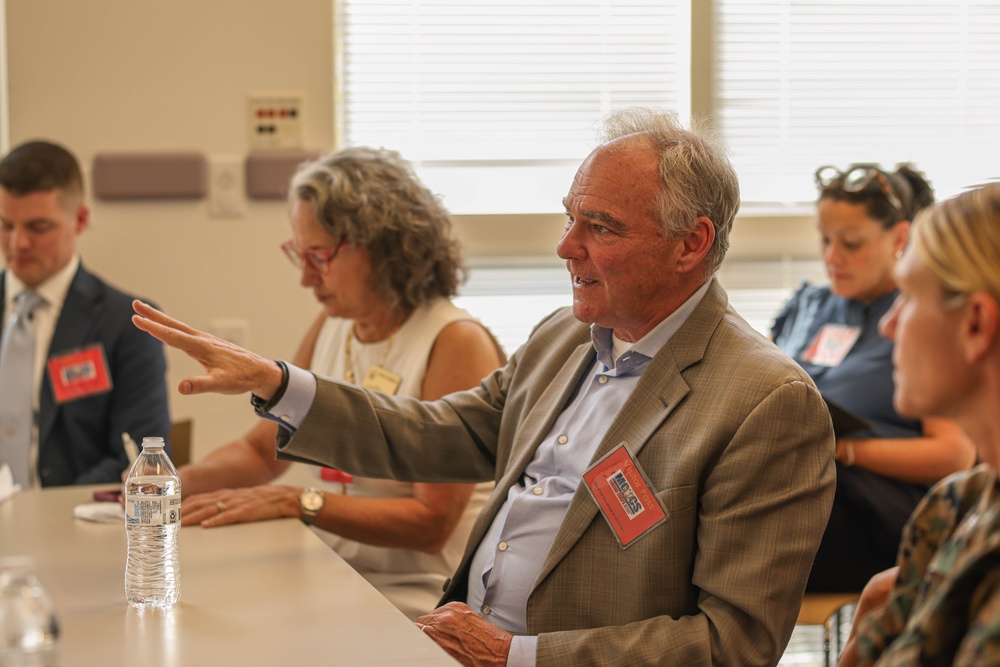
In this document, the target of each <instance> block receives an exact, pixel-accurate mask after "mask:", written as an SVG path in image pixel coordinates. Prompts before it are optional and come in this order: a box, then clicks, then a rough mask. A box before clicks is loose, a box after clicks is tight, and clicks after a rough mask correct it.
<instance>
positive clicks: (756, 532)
mask: <svg viewBox="0 0 1000 667" xmlns="http://www.w3.org/2000/svg"><path fill="white" fill-rule="evenodd" d="M594 355H595V353H594V350H593V347H592V345H591V343H590V333H589V327H588V326H587V325H584V324H581V323H580V322H578V321H577V320H576V319H575V318H574V317H573V315H572V313H571V312H569V311H568V310H562V311H557V312H556V313H554V314H553V315H551V316H549V318H547V319H546V320H545V321H543V322H542V323H541V324H540V325H539V326H538V327H537V328H536V329H535V331H534V332H533V333H532V335H531V337H530V339H529V340H528V342H527V343H525V345H524V346H523V347H522V348H521V349H520V350H519V351H518V352H517V353H516V354H514V356H513V357H512V359H511V361H510V363H509V364H508V365H507V366H506V367H505V368H503V369H501V370H499V371H497V372H496V373H494V374H493V375H491V376H490V377H488V378H486V379H485V380H484V381H483V383H482V386H481V387H479V388H477V389H474V390H470V391H466V392H459V393H456V394H451V395H449V396H446V397H444V398H443V399H441V400H439V401H435V402H432V403H421V402H420V401H416V400H413V399H405V398H398V397H388V396H384V395H380V394H374V393H369V392H366V391H364V390H362V389H359V388H357V387H354V386H351V385H346V384H343V383H338V382H334V381H326V380H321V381H320V382H319V387H318V391H317V396H316V399H315V402H314V404H313V406H312V409H311V411H310V413H309V414H308V416H307V417H306V419H305V421H304V422H303V424H302V426H301V428H300V429H299V430H298V431H297V433H296V434H295V436H294V437H293V438H291V439H290V440H289V439H288V438H287V434H284V433H282V434H279V439H278V442H279V450H280V455H281V456H282V457H284V458H292V459H298V460H305V461H312V462H319V463H322V464H324V465H330V466H334V467H337V468H341V469H344V470H347V471H349V472H353V473H358V474H364V475H367V476H376V477H377V476H383V477H396V478H399V479H406V480H412V481H425V482H445V481H447V482H460V481H465V482H477V481H483V480H491V479H492V480H495V481H496V483H497V486H496V491H495V492H494V494H493V496H492V497H491V498H490V500H489V501H488V502H487V504H486V506H485V507H484V509H483V512H482V514H481V515H480V517H479V520H478V522H477V523H476V525H475V527H474V528H473V531H472V534H471V536H470V540H469V546H468V548H467V550H466V555H465V559H464V561H463V564H462V565H461V567H460V568H459V571H458V572H457V573H456V575H455V577H454V579H453V581H452V583H451V585H450V587H449V588H448V590H447V591H446V592H445V598H444V599H445V600H453V599H458V600H461V599H464V597H465V594H466V590H467V581H468V574H469V573H468V567H469V561H470V559H471V555H472V553H473V552H474V550H475V548H476V546H478V544H479V542H480V540H481V539H482V537H483V535H484V533H485V532H486V529H487V528H488V526H489V524H490V522H491V521H492V519H493V517H494V516H495V515H496V513H497V511H498V510H499V508H500V506H501V505H502V503H503V501H504V499H505V498H506V496H507V491H508V489H509V488H510V486H511V485H512V484H514V483H515V482H516V481H517V479H518V478H519V476H520V475H521V473H522V471H523V470H524V468H525V467H526V466H527V464H528V462H529V461H530V460H531V457H532V455H533V454H534V452H535V449H536V448H537V447H538V445H539V443H540V442H541V440H542V438H543V437H544V436H545V434H546V433H547V432H548V430H549V428H550V426H551V425H552V422H553V421H554V420H555V418H556V416H557V415H558V414H559V412H560V410H561V409H562V408H563V406H564V405H565V404H566V403H567V401H568V400H569V399H570V396H571V393H572V391H573V389H574V388H575V386H576V384H577V381H578V380H579V378H580V377H581V375H582V374H583V373H584V372H586V370H587V369H588V368H589V367H590V365H591V364H592V363H593V361H594ZM622 442H627V443H629V445H630V447H631V449H632V450H633V451H634V452H636V458H637V460H638V462H639V464H640V465H641V466H642V468H643V469H644V470H645V472H646V474H647V475H648V476H649V478H650V481H651V484H652V486H653V488H654V490H655V491H656V492H657V495H658V497H659V499H660V500H661V501H662V504H663V506H664V507H665V508H666V509H667V511H668V512H669V518H668V520H667V521H666V522H665V523H663V524H661V525H660V526H658V527H656V528H655V529H653V530H652V531H651V532H650V533H649V534H647V535H645V536H643V537H642V538H641V539H640V540H638V541H637V542H635V543H633V544H632V545H631V546H630V547H629V548H628V549H622V548H621V547H620V546H619V545H618V542H617V540H616V538H615V536H614V534H613V533H612V531H611V529H610V528H609V527H608V524H607V523H606V521H605V520H604V518H603V517H602V516H600V513H599V511H598V508H597V505H596V504H595V503H594V501H593V499H592V498H591V496H590V494H589V492H588V491H587V490H586V489H584V488H583V487H582V486H581V488H580V489H578V490H577V493H576V495H575V497H574V498H573V501H572V503H571V505H570V507H569V510H568V512H567V514H566V517H565V518H564V520H563V522H562V524H561V525H560V526H558V532H557V534H556V538H555V542H554V543H553V545H552V548H551V551H550V552H549V554H548V556H547V557H546V559H545V563H544V565H543V567H542V571H541V574H540V575H539V577H538V580H537V581H536V582H535V584H534V588H533V590H532V593H531V595H530V597H529V599H528V609H527V628H528V632H529V633H530V634H533V635H538V636H539V639H538V654H537V657H538V664H539V665H557V664H558V665H684V666H688V665H734V666H737V665H738V666H741V667H742V666H745V665H774V664H776V663H777V662H778V659H779V658H780V657H781V654H782V651H783V650H784V647H785V644H786V643H787V641H788V637H789V636H790V634H791V630H792V627H793V625H794V623H795V618H796V615H797V613H798V609H799V603H800V601H801V598H802V594H803V590H804V588H805V582H806V578H807V575H808V573H809V569H810V567H811V565H812V561H813V557H814V555H815V552H816V549H817V548H818V546H819V542H820V537H821V536H822V534H823V531H824V529H825V527H826V521H827V517H828V515H829V512H830V506H831V503H832V502H833V492H834V464H833V453H834V439H833V429H832V426H831V423H830V417H829V414H828V411H827V408H826V407H825V404H824V402H823V399H822V398H821V396H820V394H819V392H818V391H817V390H816V388H815V386H814V385H813V383H812V381H811V380H810V379H809V377H808V376H807V375H806V374H805V373H804V372H803V371H802V370H801V369H800V368H799V367H798V366H797V365H796V364H795V363H794V362H793V361H791V360H790V359H789V358H788V357H786V356H785V355H784V354H782V353H781V352H780V351H779V350H778V349H777V348H776V347H774V346H773V345H772V344H771V343H769V342H768V341H767V340H766V339H765V338H763V337H762V336H760V335H759V334H757V333H756V332H755V331H753V330H752V328H751V327H750V326H749V325H748V324H747V323H746V322H745V321H744V320H743V319H742V318H740V317H739V316H738V315H737V314H736V313H735V312H734V311H733V310H732V309H730V308H729V307H728V300H727V298H726V294H725V291H724V290H723V289H722V288H721V286H719V285H718V283H717V282H715V281H714V280H713V284H712V285H711V286H710V288H709V290H708V292H707V294H706V296H705V298H704V299H703V300H702V302H701V304H699V306H698V308H697V309H696V310H695V311H694V313H693V314H692V315H691V317H690V318H689V319H688V321H687V322H685V323H684V325H683V326H682V327H681V329H680V330H679V331H678V332H677V333H676V334H675V335H674V337H673V338H672V339H671V341H670V342H669V344H668V345H667V346H666V347H665V348H664V349H663V350H661V351H660V352H659V353H658V354H657V355H656V357H655V358H654V359H653V361H652V362H651V363H650V365H649V367H648V368H647V369H646V371H645V373H644V375H643V377H642V378H641V380H640V381H639V384H638V385H637V387H636V388H635V391H634V394H633V395H632V397H631V398H630V400H629V402H628V404H627V407H626V408H625V409H624V410H623V411H622V412H621V413H620V414H619V415H618V417H617V418H616V419H615V420H614V422H613V423H612V424H611V427H610V428H609V429H608V432H607V435H606V436H605V437H604V439H603V441H602V442H601V444H600V446H599V448H598V450H597V452H596V454H595V455H594V458H595V460H596V459H597V458H599V457H601V456H603V455H605V454H606V453H608V452H609V451H611V450H612V449H613V448H614V447H616V446H617V445H618V444H620V443H622ZM555 528H556V527H553V529H555Z"/></svg>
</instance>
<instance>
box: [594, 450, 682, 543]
mask: <svg viewBox="0 0 1000 667" xmlns="http://www.w3.org/2000/svg"><path fill="white" fill-rule="evenodd" d="M583 479H584V481H585V482H586V483H587V489H589V490H590V494H591V495H592V496H593V497H594V500H595V501H597V506H598V507H600V509H601V514H603V515H604V518H605V520H607V522H608V525H609V526H611V530H612V531H614V533H615V537H617V538H618V543H619V544H621V546H622V548H626V547H628V546H630V545H631V544H632V543H633V542H635V541H636V540H637V539H639V538H640V537H642V536H643V535H645V534H646V533H647V532H648V531H650V530H651V529H653V528H654V527H656V526H658V525H659V524H661V523H663V522H664V521H666V518H667V512H666V511H665V510H664V509H663V507H661V506H660V503H659V501H657V499H656V496H655V495H654V494H653V491H652V490H651V489H650V488H649V482H648V481H647V480H646V475H645V473H643V471H642V469H641V468H640V467H639V464H638V463H636V461H635V459H634V458H632V454H631V452H629V451H628V449H627V448H626V447H625V443H624V442H623V443H622V444H620V445H618V447H616V448H615V449H614V451H612V452H610V453H608V454H607V455H606V456H604V457H602V458H601V459H600V460H599V461H598V462H597V463H595V464H594V465H592V466H590V468H589V469H588V470H587V472H585V473H583Z"/></svg>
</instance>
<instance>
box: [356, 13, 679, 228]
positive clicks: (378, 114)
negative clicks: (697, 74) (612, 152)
mask: <svg viewBox="0 0 1000 667" xmlns="http://www.w3.org/2000/svg"><path fill="white" fill-rule="evenodd" d="M687 10H688V3H687V1H686V0H630V1H629V2H628V3H622V2H613V1H611V0H605V1H603V2H602V1H600V0H589V1H588V0H554V1H549V2H545V1H537V2H536V1H535V0H509V1H504V2H486V1H484V0H438V1H436V2H424V1H419V0H413V1H410V2H407V1H406V0H395V1H393V0H343V1H342V2H341V4H340V12H339V15H338V19H339V20H338V25H339V27H340V37H341V45H342V49H341V52H342V56H343V58H342V62H341V67H340V69H341V72H342V73H341V77H340V80H339V81H338V82H337V83H338V85H339V87H340V91H341V95H342V98H343V105H342V109H341V112H342V116H343V117H342V127H341V133H342V140H343V142H344V143H345V144H346V145H358V144H362V145H375V146H385V147H387V148H393V149H395V150H398V151H399V152H400V153H402V155H403V157H405V158H407V159H408V160H410V161H412V162H414V163H415V166H416V168H417V170H418V171H419V173H420V175H421V177H422V178H423V179H424V181H425V182H426V183H427V184H428V186H429V187H430V188H431V189H432V190H434V191H435V192H439V193H442V194H443V195H444V198H445V203H446V204H447V205H448V208H449V209H450V210H451V211H452V212H453V213H540V212H552V211H557V212H561V208H560V207H559V201H560V198H561V197H562V195H563V194H564V193H565V191H566V189H567V187H568V185H569V183H570V182H571V181H572V178H573V174H574V173H575V172H576V168H577V167H578V166H579V164H580V161H581V159H582V158H583V157H584V156H586V155H587V153H589V152H590V150H591V149H592V148H593V146H594V144H595V143H596V142H595V136H596V135H595V133H596V131H597V130H598V129H599V127H598V123H597V121H598V120H599V119H600V118H601V117H602V116H604V115H605V114H607V113H608V112H609V111H611V110H612V109H615V108H619V107H626V106H632V105H635V104H650V105H656V106H661V107H664V108H671V109H687V107H688V106H689V103H688V100H687V97H688V90H689V88H690V84H689V81H688V79H689V76H688V74H687V73H688V72H689V70H690V65H689V59H690V56H689V53H690V47H689V45H688V35H689V32H690V19H689V17H688V15H687ZM498 193H504V196H498Z"/></svg>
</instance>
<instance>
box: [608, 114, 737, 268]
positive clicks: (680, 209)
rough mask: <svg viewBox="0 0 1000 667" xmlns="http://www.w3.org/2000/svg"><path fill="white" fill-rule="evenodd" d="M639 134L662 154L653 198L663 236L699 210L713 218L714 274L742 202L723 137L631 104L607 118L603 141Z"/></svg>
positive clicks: (689, 226)
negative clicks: (657, 188) (658, 182)
mask: <svg viewBox="0 0 1000 667" xmlns="http://www.w3.org/2000/svg"><path fill="white" fill-rule="evenodd" d="M630 135H636V138H637V139H642V140H645V141H649V142H650V143H651V144H652V145H653V146H654V147H655V148H656V150H657V151H658V152H659V154H660V160H659V163H660V181H661V184H662V189H661V191H660V195H659V196H658V197H657V200H656V201H654V202H652V205H653V207H654V209H653V213H654V215H656V216H657V217H658V218H659V219H660V222H661V229H662V233H663V236H664V237H665V238H670V239H673V238H678V237H680V236H683V235H684V234H687V233H689V232H691V231H692V230H693V229H694V228H695V222H696V221H697V219H698V218H699V217H701V216H704V217H706V218H708V219H709V220H711V221H712V225H713V226H714V227H715V241H714V243H713V244H712V247H711V248H710V249H709V251H708V255H706V257H705V262H706V267H707V274H708V275H709V276H711V275H712V274H714V273H715V272H716V271H717V270H718V268H719V266H720V265H721V264H722V260H723V259H725V257H726V251H727V250H729V231H730V230H731V229H732V226H733V220H734V219H735V218H736V212H737V211H738V210H739V208H740V185H739V181H738V180H737V178H736V171H735V170H734V169H733V166H732V165H731V164H730V163H729V159H728V157H727V156H726V151H725V149H724V147H723V146H722V145H721V143H720V142H719V141H718V140H717V139H716V138H715V137H714V136H713V135H712V134H711V133H710V132H709V131H708V130H707V129H705V128H701V127H698V123H694V124H693V126H692V129H690V130H689V129H685V128H684V127H683V126H682V125H681V124H680V122H679V121H678V119H677V115H676V114H674V113H669V112H664V111H657V110H653V109H644V108H632V109H624V110H622V111H617V112H614V113H612V114H611V115H609V116H608V117H607V118H606V119H605V121H604V132H603V136H602V139H603V140H604V141H605V142H608V141H613V140H615V139H621V138H623V137H628V136H630Z"/></svg>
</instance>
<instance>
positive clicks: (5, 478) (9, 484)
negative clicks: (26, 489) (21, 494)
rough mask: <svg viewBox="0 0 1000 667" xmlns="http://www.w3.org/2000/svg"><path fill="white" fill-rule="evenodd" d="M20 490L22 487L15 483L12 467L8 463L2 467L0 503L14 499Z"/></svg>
mask: <svg viewBox="0 0 1000 667" xmlns="http://www.w3.org/2000/svg"><path fill="white" fill-rule="evenodd" d="M20 490H21V485H20V484H15V483H14V473H12V472H11V471H10V466H9V465H7V464H6V463H4V464H3V465H0V503H2V502H3V501H5V500H7V499H8V498H11V497H13V496H14V494H15V493H17V492H18V491H20Z"/></svg>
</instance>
